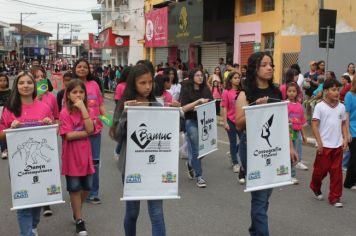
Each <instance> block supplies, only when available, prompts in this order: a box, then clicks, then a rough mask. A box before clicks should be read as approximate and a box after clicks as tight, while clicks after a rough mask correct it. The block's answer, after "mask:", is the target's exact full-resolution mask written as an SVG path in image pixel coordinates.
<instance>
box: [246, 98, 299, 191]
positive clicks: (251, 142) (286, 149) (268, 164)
mask: <svg viewBox="0 0 356 236" xmlns="http://www.w3.org/2000/svg"><path fill="white" fill-rule="evenodd" d="M287 104H288V102H278V103H272V104H265V105H256V106H248V107H244V108H243V109H244V110H245V114H246V132H247V133H246V135H247V172H246V190H245V192H250V191H256V190H262V189H268V188H274V187H279V186H283V185H289V184H292V182H291V160H290V146H289V126H288V108H287Z"/></svg>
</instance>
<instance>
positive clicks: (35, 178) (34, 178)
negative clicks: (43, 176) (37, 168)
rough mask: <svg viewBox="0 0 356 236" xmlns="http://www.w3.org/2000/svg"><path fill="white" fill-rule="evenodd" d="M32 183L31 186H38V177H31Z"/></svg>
mask: <svg viewBox="0 0 356 236" xmlns="http://www.w3.org/2000/svg"><path fill="white" fill-rule="evenodd" d="M32 181H33V182H32V184H38V183H39V177H38V175H35V176H33V178H32Z"/></svg>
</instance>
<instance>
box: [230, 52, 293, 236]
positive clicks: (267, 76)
mask: <svg viewBox="0 0 356 236" xmlns="http://www.w3.org/2000/svg"><path fill="white" fill-rule="evenodd" d="M273 68H274V65H273V59H272V57H271V56H270V55H269V54H267V53H265V52H257V53H254V54H252V55H251V56H250V57H249V59H248V67H247V72H246V80H245V88H244V91H241V92H240V94H239V97H238V99H237V103H236V127H237V129H238V130H240V131H241V132H242V133H241V136H240V147H239V148H240V158H241V162H242V165H243V169H244V170H247V138H246V117H245V111H244V110H243V107H244V106H249V105H260V104H266V103H272V102H276V101H280V100H281V99H282V95H281V92H280V91H279V89H278V88H277V87H275V86H274V84H273ZM290 153H291V159H292V161H293V162H295V161H297V154H296V152H295V151H294V148H293V145H290ZM271 194H272V189H265V190H258V191H253V192H251V197H252V199H251V221H252V222H251V226H250V228H249V232H250V235H264V236H268V235H269V229H268V216H267V210H268V205H269V198H270V196H271Z"/></svg>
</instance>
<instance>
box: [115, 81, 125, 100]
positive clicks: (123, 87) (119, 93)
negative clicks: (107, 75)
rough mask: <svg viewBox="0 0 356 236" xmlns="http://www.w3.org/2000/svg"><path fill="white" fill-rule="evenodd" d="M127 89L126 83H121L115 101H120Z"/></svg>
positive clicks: (117, 87) (116, 91)
mask: <svg viewBox="0 0 356 236" xmlns="http://www.w3.org/2000/svg"><path fill="white" fill-rule="evenodd" d="M125 88H126V82H122V83H119V84H118V85H117V86H116V90H115V97H114V99H115V100H120V99H121V98H122V96H123V95H124V91H125Z"/></svg>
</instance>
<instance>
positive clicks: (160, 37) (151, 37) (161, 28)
mask: <svg viewBox="0 0 356 236" xmlns="http://www.w3.org/2000/svg"><path fill="white" fill-rule="evenodd" d="M145 22H146V33H145V47H167V46H168V7H164V8H160V9H157V10H154V11H150V12H149V13H146V14H145Z"/></svg>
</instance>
